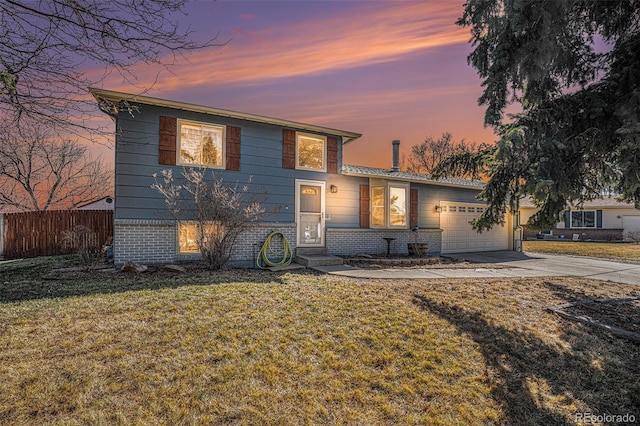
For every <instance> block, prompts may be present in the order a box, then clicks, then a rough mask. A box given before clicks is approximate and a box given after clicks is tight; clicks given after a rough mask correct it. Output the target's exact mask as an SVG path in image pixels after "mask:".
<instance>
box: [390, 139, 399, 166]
mask: <svg viewBox="0 0 640 426" xmlns="http://www.w3.org/2000/svg"><path fill="white" fill-rule="evenodd" d="M392 144H393V163H391V171H392V172H399V171H400V166H399V163H400V141H399V140H397V139H396V140H394V141H393V142H392Z"/></svg>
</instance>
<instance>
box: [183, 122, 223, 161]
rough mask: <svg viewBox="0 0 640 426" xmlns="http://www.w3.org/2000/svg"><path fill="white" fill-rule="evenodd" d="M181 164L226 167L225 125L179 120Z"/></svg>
mask: <svg viewBox="0 0 640 426" xmlns="http://www.w3.org/2000/svg"><path fill="white" fill-rule="evenodd" d="M179 128H180V143H179V147H180V154H179V156H180V157H179V163H180V164H193V165H199V166H207V167H224V163H223V158H224V143H223V140H224V126H215V125H209V124H202V123H194V122H187V121H179Z"/></svg>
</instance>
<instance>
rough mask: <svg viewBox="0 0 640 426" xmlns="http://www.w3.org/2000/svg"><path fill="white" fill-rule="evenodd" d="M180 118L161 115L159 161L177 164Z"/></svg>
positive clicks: (169, 164)
mask: <svg viewBox="0 0 640 426" xmlns="http://www.w3.org/2000/svg"><path fill="white" fill-rule="evenodd" d="M177 133H178V120H177V119H175V118H173V117H162V116H161V117H160V142H159V144H158V145H159V151H158V156H159V159H158V162H159V163H160V164H165V165H168V166H175V165H176V140H177Z"/></svg>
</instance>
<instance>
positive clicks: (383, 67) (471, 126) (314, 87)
mask: <svg viewBox="0 0 640 426" xmlns="http://www.w3.org/2000/svg"><path fill="white" fill-rule="evenodd" d="M462 4H463V2H462V1H450V0H438V1H432V0H429V1H416V2H412V1H217V2H210V1H201V2H195V3H190V4H189V6H188V16H185V17H180V20H181V21H183V22H184V23H185V24H188V25H190V26H191V28H192V29H193V30H194V31H195V38H197V39H198V40H205V39H209V38H211V37H213V36H215V35H216V34H218V37H217V42H219V43H224V45H223V46H218V47H211V48H208V49H206V50H203V51H200V52H198V53H195V54H193V55H190V56H188V57H187V58H185V60H180V62H179V65H178V66H176V67H174V68H172V71H173V74H171V73H169V72H166V71H163V72H161V73H160V74H158V70H157V69H152V68H149V67H140V69H138V70H136V74H137V77H138V82H137V83H136V85H131V84H129V83H123V82H122V79H118V78H115V77H112V78H110V79H107V80H105V81H104V82H103V83H102V85H101V86H102V87H103V88H105V89H111V90H119V91H125V92H132V93H139V92H140V91H141V90H143V89H144V88H146V87H148V86H149V85H151V84H152V83H153V82H154V81H156V80H157V81H156V83H155V85H154V87H153V89H152V90H151V91H150V92H148V93H146V94H147V95H149V96H154V97H160V98H166V99H171V100H176V101H183V102H189V103H195V104H200V105H207V106H212V107H218V108H223V109H231V110H236V111H241V112H247V113H255V114H261V115H267V116H272V117H277V118H283V119H288V120H295V121H301V122H305V123H312V124H317V125H321V126H328V127H335V128H338V129H342V130H348V131H353V132H358V133H362V134H363V137H362V138H361V139H359V140H357V141H356V142H354V143H352V144H349V145H347V146H346V147H345V150H344V155H345V158H344V161H345V163H348V164H358V165H367V166H373V167H390V165H391V141H392V140H393V139H400V140H401V142H402V144H401V151H402V152H405V153H407V154H408V152H409V150H410V147H411V145H414V144H418V143H420V142H422V141H423V140H424V139H425V137H427V136H434V137H438V136H440V135H441V134H442V133H443V132H447V131H448V132H450V133H452V135H453V138H454V140H455V141H458V140H460V139H463V138H464V139H466V140H468V141H471V142H492V141H494V140H495V136H494V134H493V132H492V131H491V129H486V128H484V126H483V122H482V120H483V114H484V109H483V108H482V107H479V106H478V105H477V99H478V97H479V96H480V94H481V90H482V88H481V86H480V79H479V78H478V76H477V74H476V72H475V70H474V69H472V68H471V67H470V66H469V65H467V61H466V57H467V54H468V53H469V52H470V49H471V47H470V45H469V43H468V40H469V38H470V34H469V31H468V29H465V28H460V27H458V26H456V25H455V24H454V22H455V20H456V19H457V18H458V17H459V16H460V15H461V14H462Z"/></svg>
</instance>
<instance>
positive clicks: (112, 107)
mask: <svg viewBox="0 0 640 426" xmlns="http://www.w3.org/2000/svg"><path fill="white" fill-rule="evenodd" d="M89 92H91V94H92V95H93V97H94V98H96V100H97V101H98V105H99V106H100V109H101V110H102V111H103V112H105V113H106V114H109V115H111V116H113V115H115V114H117V113H118V112H119V109H120V108H123V107H124V108H130V104H129V103H137V104H144V105H154V106H160V107H167V108H174V109H181V110H184V111H192V112H201V113H204V114H212V115H218V116H221V117H228V118H236V119H240V120H248V121H254V122H257V123H266V124H274V125H276V126H282V127H289V128H293V129H297V130H305V131H309V132H315V133H326V134H329V135H334V136H341V137H342V143H343V144H346V143H349V142H351V141H354V140H356V139H358V138H359V137H361V136H362V134H360V133H354V132H349V131H346V130H338V129H333V128H330V127H323V126H316V125H314V124H307V123H299V122H296V121H290V120H282V119H279V118H273V117H267V116H263V115H256V114H247V113H243V112H237V111H231V110H226V109H220V108H213V107H208V106H202V105H195V104H189V103H185V102H177V101H170V100H166V99H160V98H153V97H150V96H143V95H134V94H131V93H123V92H116V91H113V90H105V89H97V88H94V87H91V88H89Z"/></svg>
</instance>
